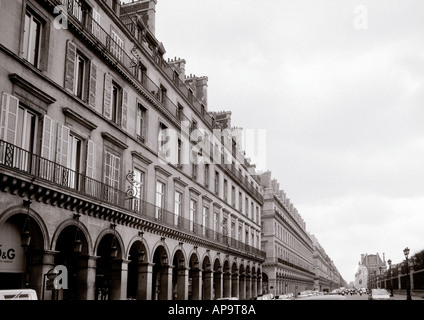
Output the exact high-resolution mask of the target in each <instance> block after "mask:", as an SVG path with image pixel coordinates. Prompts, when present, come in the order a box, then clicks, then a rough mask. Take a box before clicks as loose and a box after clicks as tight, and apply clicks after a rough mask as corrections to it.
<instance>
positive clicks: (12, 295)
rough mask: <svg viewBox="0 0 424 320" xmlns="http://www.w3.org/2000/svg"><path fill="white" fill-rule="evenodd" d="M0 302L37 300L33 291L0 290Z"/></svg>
mask: <svg viewBox="0 0 424 320" xmlns="http://www.w3.org/2000/svg"><path fill="white" fill-rule="evenodd" d="M0 300H38V298H37V292H35V290H34V289H8V290H0Z"/></svg>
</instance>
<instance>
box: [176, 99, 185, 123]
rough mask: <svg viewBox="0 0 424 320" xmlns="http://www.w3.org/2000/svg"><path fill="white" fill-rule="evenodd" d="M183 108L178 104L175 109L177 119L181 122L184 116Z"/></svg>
mask: <svg viewBox="0 0 424 320" xmlns="http://www.w3.org/2000/svg"><path fill="white" fill-rule="evenodd" d="M183 110H184V107H183V106H182V105H181V104H179V103H178V108H177V119H178V120H180V121H182V120H183V115H184V112H183Z"/></svg>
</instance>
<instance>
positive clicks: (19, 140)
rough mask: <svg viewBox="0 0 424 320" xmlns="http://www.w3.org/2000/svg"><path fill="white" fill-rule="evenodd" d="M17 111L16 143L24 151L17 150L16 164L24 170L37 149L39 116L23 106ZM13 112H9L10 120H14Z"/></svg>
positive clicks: (27, 167)
mask: <svg viewBox="0 0 424 320" xmlns="http://www.w3.org/2000/svg"><path fill="white" fill-rule="evenodd" d="M9 111H10V110H9ZM17 111H18V114H17V119H16V118H15V121H17V122H16V133H15V137H16V138H15V139H16V140H15V145H16V146H18V147H19V148H22V149H23V151H16V152H17V154H16V155H15V159H14V161H15V164H14V165H15V166H17V167H18V168H20V169H22V170H28V169H29V166H30V162H31V157H30V154H31V153H33V152H34V151H35V150H34V149H35V142H36V140H35V139H36V132H37V131H36V130H37V123H38V121H37V116H36V115H35V114H34V113H32V112H31V111H29V110H28V109H26V108H24V107H23V106H19V107H18V109H17ZM11 114H12V113H9V117H10V118H9V121H13V120H12V119H11V118H12V117H11ZM3 117H5V115H3Z"/></svg>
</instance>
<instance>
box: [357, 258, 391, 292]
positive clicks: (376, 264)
mask: <svg viewBox="0 0 424 320" xmlns="http://www.w3.org/2000/svg"><path fill="white" fill-rule="evenodd" d="M386 271H387V265H386V258H385V255H384V253H383V258H381V257H380V255H379V254H378V252H377V253H376V254H367V253H366V254H361V260H360V261H359V262H358V271H357V272H356V273H355V287H356V288H370V287H371V286H374V287H377V286H379V283H378V281H375V280H376V279H379V278H378V277H379V276H380V275H383V274H384V273H385V272H386ZM371 281H372V283H371Z"/></svg>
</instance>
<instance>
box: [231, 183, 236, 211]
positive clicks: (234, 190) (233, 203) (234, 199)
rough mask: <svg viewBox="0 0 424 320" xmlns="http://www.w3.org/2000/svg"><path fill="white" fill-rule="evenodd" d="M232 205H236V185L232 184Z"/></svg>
mask: <svg viewBox="0 0 424 320" xmlns="http://www.w3.org/2000/svg"><path fill="white" fill-rule="evenodd" d="M231 205H232V206H233V207H235V206H236V187H235V186H231Z"/></svg>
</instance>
